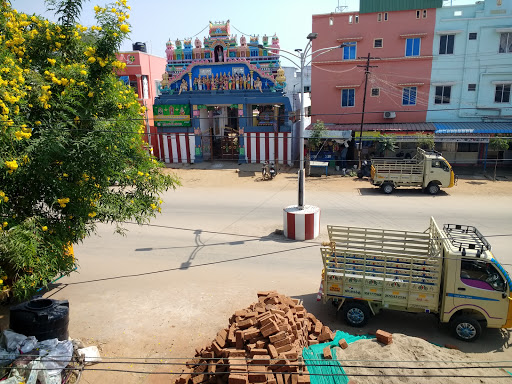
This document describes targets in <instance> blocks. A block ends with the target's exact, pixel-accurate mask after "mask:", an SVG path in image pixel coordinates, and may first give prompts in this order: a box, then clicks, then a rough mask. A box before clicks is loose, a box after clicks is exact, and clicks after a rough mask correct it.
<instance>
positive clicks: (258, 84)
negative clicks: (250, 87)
mask: <svg viewBox="0 0 512 384" xmlns="http://www.w3.org/2000/svg"><path fill="white" fill-rule="evenodd" d="M254 89H259V90H260V92H263V90H262V89H261V80H260V78H259V77H257V78H256V80H254Z"/></svg>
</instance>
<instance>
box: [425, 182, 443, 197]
mask: <svg viewBox="0 0 512 384" xmlns="http://www.w3.org/2000/svg"><path fill="white" fill-rule="evenodd" d="M440 190H441V188H439V185H438V184H436V183H434V182H431V183H430V184H429V185H428V186H427V192H428V193H430V194H431V195H437V194H438V193H439V191H440Z"/></svg>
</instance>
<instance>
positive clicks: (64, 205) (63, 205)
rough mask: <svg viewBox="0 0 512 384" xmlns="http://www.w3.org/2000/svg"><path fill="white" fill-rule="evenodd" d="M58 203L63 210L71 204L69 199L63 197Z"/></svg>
mask: <svg viewBox="0 0 512 384" xmlns="http://www.w3.org/2000/svg"><path fill="white" fill-rule="evenodd" d="M57 203H59V205H60V206H61V208H65V207H66V204H68V203H69V197H63V198H62V199H57Z"/></svg>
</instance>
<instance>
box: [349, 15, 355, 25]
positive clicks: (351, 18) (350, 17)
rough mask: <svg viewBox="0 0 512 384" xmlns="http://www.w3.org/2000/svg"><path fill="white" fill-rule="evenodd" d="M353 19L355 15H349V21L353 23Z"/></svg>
mask: <svg viewBox="0 0 512 384" xmlns="http://www.w3.org/2000/svg"><path fill="white" fill-rule="evenodd" d="M353 20H354V16H352V15H350V16H349V17H348V23H349V24H352V22H353Z"/></svg>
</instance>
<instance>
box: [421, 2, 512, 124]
mask: <svg viewBox="0 0 512 384" xmlns="http://www.w3.org/2000/svg"><path fill="white" fill-rule="evenodd" d="M436 19H437V20H436V34H435V37H434V46H433V55H434V59H433V64H432V84H431V88H430V97H429V107H428V109H429V112H428V114H427V120H428V121H438V122H441V121H443V122H449V121H484V120H485V121H489V119H490V121H492V120H493V119H495V120H496V121H499V119H500V118H503V117H507V116H508V118H512V104H511V103H510V102H508V103H496V102H495V100H494V96H495V91H496V83H508V84H510V83H512V53H499V52H498V50H499V44H500V35H501V33H502V32H503V31H509V32H510V33H511V34H512V1H506V0H504V1H502V3H501V5H498V3H497V1H496V0H486V1H485V2H483V1H481V2H478V3H476V4H473V5H467V6H454V7H445V8H442V9H439V10H438V11H437V15H436ZM469 33H476V34H477V36H476V39H475V40H469ZM447 34H450V35H453V36H454V38H453V39H454V46H453V54H440V53H439V47H440V41H441V36H442V35H447ZM469 84H474V85H475V86H476V88H475V90H474V91H470V90H468V85H469ZM443 85H449V86H451V98H450V103H449V104H436V103H435V91H436V86H443Z"/></svg>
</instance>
